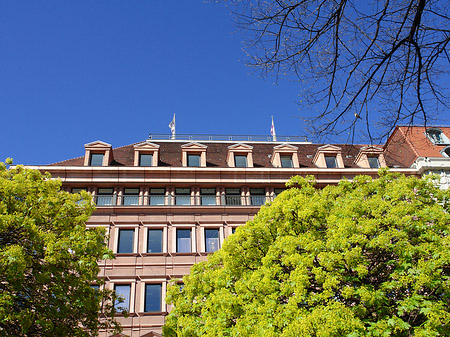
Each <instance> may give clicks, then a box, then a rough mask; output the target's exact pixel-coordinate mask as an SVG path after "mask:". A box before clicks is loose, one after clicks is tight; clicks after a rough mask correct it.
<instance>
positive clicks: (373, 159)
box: [367, 157, 380, 168]
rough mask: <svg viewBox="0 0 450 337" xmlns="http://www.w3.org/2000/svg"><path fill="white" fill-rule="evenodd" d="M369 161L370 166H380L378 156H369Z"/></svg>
mask: <svg viewBox="0 0 450 337" xmlns="http://www.w3.org/2000/svg"><path fill="white" fill-rule="evenodd" d="M367 160H368V161H369V167H370V168H380V162H379V161H378V157H367Z"/></svg>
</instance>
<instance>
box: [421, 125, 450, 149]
mask: <svg viewBox="0 0 450 337" xmlns="http://www.w3.org/2000/svg"><path fill="white" fill-rule="evenodd" d="M425 135H426V136H427V138H428V139H429V140H430V141H431V142H432V143H433V145H446V144H450V140H449V139H448V137H447V136H446V135H445V134H444V132H442V130H441V129H439V128H429V129H427V131H426V132H425Z"/></svg>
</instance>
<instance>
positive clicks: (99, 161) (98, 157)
mask: <svg viewBox="0 0 450 337" xmlns="http://www.w3.org/2000/svg"><path fill="white" fill-rule="evenodd" d="M103 157H104V154H103V153H91V159H90V161H89V165H90V166H103Z"/></svg>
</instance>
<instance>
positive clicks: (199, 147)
mask: <svg viewBox="0 0 450 337" xmlns="http://www.w3.org/2000/svg"><path fill="white" fill-rule="evenodd" d="M207 148H208V147H207V146H206V145H203V144H199V143H188V144H184V145H181V164H182V166H184V167H186V166H187V167H206V149H207Z"/></svg>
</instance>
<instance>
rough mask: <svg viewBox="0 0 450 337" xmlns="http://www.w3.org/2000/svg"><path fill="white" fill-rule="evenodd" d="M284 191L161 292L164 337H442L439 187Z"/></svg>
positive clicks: (444, 281)
mask: <svg viewBox="0 0 450 337" xmlns="http://www.w3.org/2000/svg"><path fill="white" fill-rule="evenodd" d="M290 185H291V186H293V187H292V188H290V189H288V190H286V191H285V192H283V193H282V194H281V195H279V196H278V197H277V198H276V199H275V201H274V202H273V203H272V204H271V205H268V206H263V207H262V209H261V211H260V212H259V213H258V214H257V215H256V217H255V219H254V220H253V221H249V222H248V223H247V224H246V225H245V226H242V227H240V228H238V230H237V231H236V233H235V234H234V235H231V236H230V237H229V238H228V239H227V240H226V241H225V242H224V245H223V248H222V249H221V250H219V251H217V252H216V253H214V255H212V256H211V257H210V258H209V259H208V260H207V261H205V262H202V263H199V264H196V265H194V266H193V268H192V269H191V273H190V275H188V276H185V277H184V278H183V281H184V287H183V288H178V287H176V286H173V287H171V288H170V289H169V291H168V302H170V303H173V304H174V309H173V310H172V311H171V313H170V314H169V316H168V317H167V320H166V326H165V327H164V331H165V333H166V336H175V335H177V336H321V337H327V336H329V337H335V336H352V337H356V336H428V337H429V336H450V279H449V277H450V237H449V229H450V226H449V225H450V215H449V213H448V211H449V193H448V191H441V190H439V189H438V188H437V187H435V186H434V185H433V182H432V180H431V179H418V178H415V177H404V176H402V175H398V174H394V173H390V172H388V171H380V172H379V178H378V179H374V180H372V179H371V178H370V177H367V176H358V177H356V178H355V179H354V180H353V181H347V180H343V181H341V182H340V183H339V185H338V186H327V187H325V188H323V189H316V188H315V187H314V181H313V179H312V178H300V177H296V178H293V179H292V180H291V182H290Z"/></svg>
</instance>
